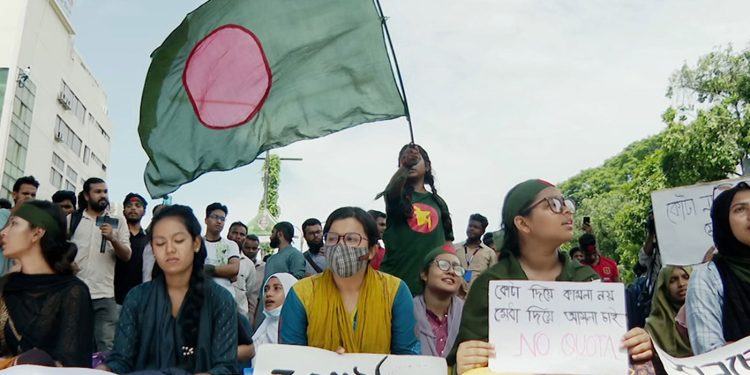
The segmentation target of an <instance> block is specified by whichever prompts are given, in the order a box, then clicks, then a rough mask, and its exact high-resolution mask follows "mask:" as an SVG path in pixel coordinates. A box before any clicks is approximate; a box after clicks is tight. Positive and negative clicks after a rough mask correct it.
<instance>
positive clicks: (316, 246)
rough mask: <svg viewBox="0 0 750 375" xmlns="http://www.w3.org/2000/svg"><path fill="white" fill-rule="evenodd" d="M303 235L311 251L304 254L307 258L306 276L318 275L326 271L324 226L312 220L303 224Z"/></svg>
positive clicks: (318, 221) (316, 220)
mask: <svg viewBox="0 0 750 375" xmlns="http://www.w3.org/2000/svg"><path fill="white" fill-rule="evenodd" d="M302 235H303V236H304V237H305V242H307V247H308V248H309V250H307V251H305V252H304V254H302V255H303V256H304V257H305V276H312V275H317V274H319V273H321V272H323V270H325V269H326V268H327V267H328V265H327V264H326V257H325V254H323V252H322V251H321V249H322V248H323V226H322V224H321V223H320V220H318V219H315V218H310V219H307V220H305V222H304V223H302Z"/></svg>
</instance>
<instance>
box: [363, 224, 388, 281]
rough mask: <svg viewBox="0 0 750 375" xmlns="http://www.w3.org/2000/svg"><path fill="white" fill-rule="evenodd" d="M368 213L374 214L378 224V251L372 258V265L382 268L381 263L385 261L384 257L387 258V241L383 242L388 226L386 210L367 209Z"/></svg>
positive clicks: (377, 268)
mask: <svg viewBox="0 0 750 375" xmlns="http://www.w3.org/2000/svg"><path fill="white" fill-rule="evenodd" d="M367 213H368V214H370V216H372V219H373V220H375V225H377V226H378V251H377V252H376V253H375V257H374V258H372V261H371V262H370V266H371V267H372V268H373V269H376V270H380V264H382V263H383V258H385V243H384V242H383V234H384V233H385V228H386V226H387V224H386V215H385V213H384V212H380V211H378V210H369V211H367Z"/></svg>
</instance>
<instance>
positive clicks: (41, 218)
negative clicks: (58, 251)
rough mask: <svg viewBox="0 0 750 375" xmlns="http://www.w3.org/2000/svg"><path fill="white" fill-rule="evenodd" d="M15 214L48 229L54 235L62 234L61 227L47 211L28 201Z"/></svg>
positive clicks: (38, 226) (32, 223)
mask: <svg viewBox="0 0 750 375" xmlns="http://www.w3.org/2000/svg"><path fill="white" fill-rule="evenodd" d="M13 216H16V217H19V218H21V219H24V220H26V221H28V222H29V223H30V224H31V225H33V226H35V227H37V228H42V229H44V230H46V231H47V232H48V233H49V234H51V235H52V236H53V237H56V236H57V235H59V234H60V227H59V225H58V224H57V222H56V221H55V219H54V218H53V217H52V215H50V214H49V213H47V211H45V210H43V209H41V208H39V207H37V206H35V205H33V204H29V202H26V203H24V204H22V205H21V207H19V208H18V210H16V212H15V213H14V214H13Z"/></svg>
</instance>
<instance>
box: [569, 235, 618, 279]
mask: <svg viewBox="0 0 750 375" xmlns="http://www.w3.org/2000/svg"><path fill="white" fill-rule="evenodd" d="M578 245H579V246H580V247H581V249H582V250H583V253H584V259H583V264H585V265H587V266H590V267H591V268H593V269H594V271H595V272H596V273H597V274H598V275H599V277H600V278H601V279H602V281H603V282H605V283H616V282H618V281H620V271H619V270H618V269H617V262H615V261H614V260H613V259H610V258H608V257H606V256H604V255H601V254H599V249H597V247H596V237H594V235H593V234H591V233H585V234H583V235H582V236H581V237H580V238H579V239H578Z"/></svg>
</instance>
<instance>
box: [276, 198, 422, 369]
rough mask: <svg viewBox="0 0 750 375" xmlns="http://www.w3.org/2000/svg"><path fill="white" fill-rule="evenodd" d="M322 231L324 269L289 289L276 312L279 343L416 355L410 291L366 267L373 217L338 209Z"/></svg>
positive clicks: (373, 244) (371, 252) (372, 245)
mask: <svg viewBox="0 0 750 375" xmlns="http://www.w3.org/2000/svg"><path fill="white" fill-rule="evenodd" d="M323 233H325V234H324V239H323V241H324V243H325V245H324V246H325V250H324V251H325V254H326V258H327V259H328V265H329V268H328V269H326V270H325V271H324V272H323V273H322V274H320V275H316V276H313V277H308V278H306V279H303V280H301V281H299V282H298V283H297V284H295V285H294V287H292V291H291V292H289V294H288V295H287V298H286V301H285V303H284V307H283V309H282V310H281V327H280V331H279V332H280V341H281V343H282V344H292V345H306V346H312V347H316V348H322V349H326V350H331V351H337V352H339V353H344V352H346V353H382V354H388V353H392V354H415V355H416V354H421V352H422V350H421V348H420V345H419V340H417V337H416V335H415V319H414V305H413V304H412V301H411V294H410V293H409V289H408V288H407V286H406V284H405V283H404V282H403V281H401V280H399V279H398V278H396V277H393V276H391V275H388V274H385V273H382V272H379V271H375V270H374V269H372V267H370V266H369V265H368V264H369V262H370V260H372V258H373V257H374V256H375V251H376V250H377V238H378V229H377V227H376V226H375V222H374V221H373V220H372V217H371V216H370V215H369V214H367V212H365V211H363V210H362V209H360V208H356V207H342V208H339V209H337V210H335V211H333V213H331V215H330V216H329V217H328V220H326V224H325V227H324V228H323ZM423 259H424V258H423Z"/></svg>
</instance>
